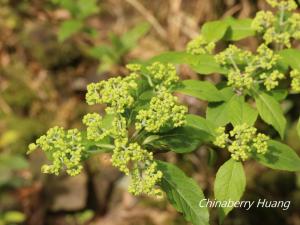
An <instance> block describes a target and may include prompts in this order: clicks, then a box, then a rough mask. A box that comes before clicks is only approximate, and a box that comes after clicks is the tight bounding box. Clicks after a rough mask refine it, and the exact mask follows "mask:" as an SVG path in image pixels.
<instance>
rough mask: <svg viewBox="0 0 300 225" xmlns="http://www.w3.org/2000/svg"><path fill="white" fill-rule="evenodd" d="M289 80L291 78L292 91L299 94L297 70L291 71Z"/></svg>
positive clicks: (299, 84)
mask: <svg viewBox="0 0 300 225" xmlns="http://www.w3.org/2000/svg"><path fill="white" fill-rule="evenodd" d="M291 78H292V83H291V86H292V90H293V91H296V92H300V72H299V70H292V71H291Z"/></svg>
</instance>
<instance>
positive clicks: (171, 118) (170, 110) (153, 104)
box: [135, 91, 187, 133]
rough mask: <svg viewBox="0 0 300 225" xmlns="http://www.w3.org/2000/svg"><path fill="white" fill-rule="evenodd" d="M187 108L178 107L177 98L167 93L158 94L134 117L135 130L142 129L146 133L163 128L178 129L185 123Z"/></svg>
mask: <svg viewBox="0 0 300 225" xmlns="http://www.w3.org/2000/svg"><path fill="white" fill-rule="evenodd" d="M186 113H187V108H186V107H185V106H183V105H178V103H177V98H176V97H175V96H173V95H172V94H170V93H168V92H165V91H164V92H159V93H158V95H157V96H155V97H153V98H152V99H151V101H150V106H149V108H148V109H146V110H140V111H139V112H138V115H137V116H136V120H137V122H136V124H135V126H136V129H137V130H141V129H142V128H144V129H145V130H146V131H148V132H154V133H155V132H159V131H160V129H161V128H163V127H165V126H168V125H169V126H171V127H180V126H182V125H184V123H185V114H186Z"/></svg>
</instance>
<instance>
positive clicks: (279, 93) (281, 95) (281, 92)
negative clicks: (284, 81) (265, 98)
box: [270, 89, 288, 101]
mask: <svg viewBox="0 0 300 225" xmlns="http://www.w3.org/2000/svg"><path fill="white" fill-rule="evenodd" d="M270 94H271V95H272V97H273V98H274V99H276V100H277V101H282V100H284V99H285V98H286V97H287V95H288V91H287V90H286V89H275V90H272V91H271V92H270Z"/></svg>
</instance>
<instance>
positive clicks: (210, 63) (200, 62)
mask: <svg viewBox="0 0 300 225" xmlns="http://www.w3.org/2000/svg"><path fill="white" fill-rule="evenodd" d="M193 57H194V58H195V60H197V61H196V62H195V63H194V64H191V65H190V66H191V68H192V69H193V70H194V71H196V72H197V73H200V74H205V75H206V74H212V73H220V74H226V73H227V71H226V70H225V69H224V68H221V67H220V66H219V64H218V63H217V62H216V60H215V58H214V57H213V56H212V55H197V56H193Z"/></svg>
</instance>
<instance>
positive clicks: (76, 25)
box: [58, 19, 83, 42]
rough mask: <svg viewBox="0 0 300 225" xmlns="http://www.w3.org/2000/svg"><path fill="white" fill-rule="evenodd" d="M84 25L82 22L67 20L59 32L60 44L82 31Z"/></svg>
mask: <svg viewBox="0 0 300 225" xmlns="http://www.w3.org/2000/svg"><path fill="white" fill-rule="evenodd" d="M82 26H83V24H82V22H81V21H80V20H73V19H72V20H66V21H64V22H63V23H62V24H61V25H60V27H59V30H58V40H59V41H60V42H62V41H64V40H66V39H68V38H69V37H71V36H72V35H73V34H75V33H77V32H78V31H80V30H81V28H82Z"/></svg>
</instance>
